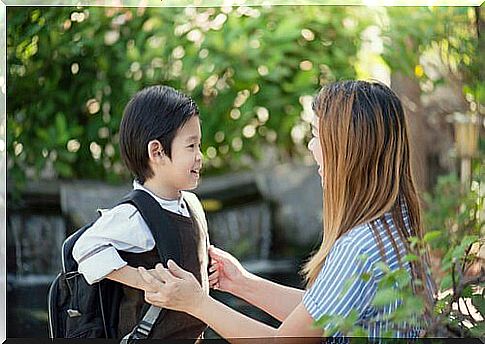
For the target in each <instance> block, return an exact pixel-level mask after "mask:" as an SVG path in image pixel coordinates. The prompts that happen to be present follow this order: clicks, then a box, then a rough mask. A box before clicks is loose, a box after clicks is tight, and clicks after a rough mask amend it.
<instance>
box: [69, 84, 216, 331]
mask: <svg viewBox="0 0 485 344" xmlns="http://www.w3.org/2000/svg"><path fill="white" fill-rule="evenodd" d="M200 141H201V129H200V122H199V110H198V108H197V105H196V104H195V103H194V101H193V100H192V99H190V98H189V97H187V96H185V95H183V94H182V93H180V92H178V91H176V90H174V89H173V88H171V87H167V86H151V87H148V88H145V89H143V90H142V91H140V92H138V93H137V94H136V95H135V96H134V97H133V98H132V99H131V100H130V102H129V103H128V105H127V106H126V108H125V111H124V115H123V119H122V121H121V125H120V150H121V156H122V158H123V160H124V162H125V164H126V166H127V167H128V169H129V170H130V171H131V172H132V173H133V174H134V176H135V181H134V182H133V188H134V189H141V190H144V191H146V192H147V193H149V194H150V195H151V196H152V197H153V198H154V199H155V200H156V201H158V203H159V204H160V206H161V208H162V210H161V211H164V212H165V214H166V215H167V216H168V218H170V219H171V220H172V225H173V226H174V227H175V228H176V229H177V231H178V233H179V239H180V245H181V264H182V265H183V266H184V268H185V269H187V270H189V271H191V272H192V273H193V274H194V276H195V277H196V278H197V279H198V280H199V282H200V283H201V285H202V287H203V288H204V290H205V291H206V292H207V293H208V292H209V283H208V277H207V267H208V253H207V251H208V242H209V241H208V234H207V223H206V220H205V215H204V212H203V209H202V206H201V204H200V202H199V200H198V199H197V196H195V195H194V194H192V193H190V192H186V191H182V190H191V189H194V188H195V187H197V184H198V181H199V173H200V169H201V167H202V156H201V152H200ZM194 204H195V206H194ZM190 205H191V208H189V207H188V206H190ZM101 214H102V215H101V217H100V218H99V219H98V220H97V221H96V222H95V224H94V225H93V226H92V227H91V228H89V229H88V230H87V231H86V232H85V233H83V235H82V236H81V237H80V238H79V239H78V240H77V242H76V244H75V246H74V248H73V256H74V259H76V261H77V262H78V264H79V272H80V273H81V274H83V275H84V277H85V279H86V280H87V282H88V283H89V284H92V283H94V282H97V281H99V280H101V279H103V278H108V279H111V280H114V281H117V282H119V283H121V284H122V285H123V297H122V299H121V305H120V310H119V324H118V337H119V338H122V337H123V336H125V335H126V334H127V333H129V332H131V331H132V329H133V327H134V326H136V324H138V322H139V321H140V319H141V316H143V314H142V313H141V312H142V308H144V307H142V306H143V305H144V295H143V289H145V288H146V286H145V282H143V280H142V278H141V277H140V275H139V272H138V271H137V267H139V266H143V267H145V268H147V269H153V268H155V265H156V264H157V263H159V262H160V258H159V255H158V252H157V250H156V247H155V240H154V238H153V235H152V233H151V232H150V229H149V228H148V226H147V224H146V223H145V221H144V220H143V218H142V216H141V215H140V213H139V212H138V211H137V209H136V208H135V207H134V206H132V205H131V204H121V205H118V206H116V207H114V208H112V209H109V210H103V211H101ZM201 227H202V228H201ZM175 244H176V243H174V245H175ZM205 328H206V325H205V324H204V323H202V322H200V321H199V320H198V319H196V318H194V317H192V316H190V315H188V314H186V313H182V312H174V311H168V312H167V313H166V314H165V316H164V317H163V318H162V321H161V323H160V322H159V323H158V324H156V325H155V326H154V328H153V330H152V335H151V338H153V339H167V338H170V339H175V338H185V339H187V338H198V337H200V336H201V334H202V332H203V331H204V330H205Z"/></svg>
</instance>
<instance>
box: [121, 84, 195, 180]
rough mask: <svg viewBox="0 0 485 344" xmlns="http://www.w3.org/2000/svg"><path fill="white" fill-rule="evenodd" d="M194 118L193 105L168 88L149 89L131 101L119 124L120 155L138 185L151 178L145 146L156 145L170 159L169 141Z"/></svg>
mask: <svg viewBox="0 0 485 344" xmlns="http://www.w3.org/2000/svg"><path fill="white" fill-rule="evenodd" d="M198 115H199V109H198V107H197V104H195V102H194V101H193V100H192V99H191V98H190V97H188V96H186V95H185V94H183V93H181V92H179V91H177V90H175V89H173V88H172V87H169V86H163V85H156V86H150V87H147V88H144V89H143V90H141V91H139V92H138V93H137V94H135V95H134V96H133V98H131V100H130V101H129V102H128V104H127V105H126V107H125V111H124V113H123V118H122V120H121V124H120V152H121V157H122V159H123V161H124V162H125V164H126V166H127V167H128V169H129V170H130V171H131V172H132V173H133V174H134V175H135V178H136V180H137V181H138V182H139V183H141V184H143V183H145V181H146V180H147V179H148V178H151V177H153V171H152V169H151V168H150V165H149V164H148V161H149V159H148V149H147V146H148V142H150V141H152V140H158V141H160V144H161V145H162V149H163V152H164V153H165V155H167V156H168V157H169V158H170V159H172V141H173V139H174V137H175V135H176V134H177V130H178V129H180V128H182V127H183V125H184V124H185V123H186V122H187V121H188V120H189V119H190V118H191V117H192V116H198Z"/></svg>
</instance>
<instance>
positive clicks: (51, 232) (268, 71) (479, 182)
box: [0, 6, 485, 338]
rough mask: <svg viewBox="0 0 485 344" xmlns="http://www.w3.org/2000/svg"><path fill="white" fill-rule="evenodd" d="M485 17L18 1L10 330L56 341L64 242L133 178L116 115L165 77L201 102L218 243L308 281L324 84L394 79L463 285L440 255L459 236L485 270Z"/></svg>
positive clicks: (10, 38)
mask: <svg viewBox="0 0 485 344" xmlns="http://www.w3.org/2000/svg"><path fill="white" fill-rule="evenodd" d="M484 23H485V14H484V8H483V6H482V7H407V8H405V7H396V8H393V7H387V8H383V7H365V6H360V7H331V6H274V7H273V6H262V7H245V6H232V7H231V6H229V7H221V8H194V7H187V8H114V7H109V8H103V7H39V8H33V7H18V8H16V7H8V8H7V78H8V89H7V125H6V129H5V123H3V124H1V125H2V127H1V130H2V131H3V132H5V130H6V133H7V135H6V136H7V141H6V142H4V141H0V145H1V147H4V148H2V151H3V150H4V149H5V147H6V150H7V219H6V220H7V224H6V227H7V228H6V230H7V247H6V250H7V299H8V301H7V336H8V337H47V336H48V332H47V308H46V294H47V289H48V286H49V283H50V282H51V281H52V280H53V278H54V277H55V276H56V274H57V273H58V272H59V271H60V267H61V262H60V248H61V244H62V242H63V240H64V239H65V238H66V237H67V236H68V235H69V234H71V233H72V232H73V231H74V230H76V229H77V228H79V227H80V226H82V225H83V224H85V223H86V222H88V221H90V220H92V219H94V218H95V217H96V209H97V208H106V207H110V206H112V205H113V204H114V203H116V201H117V200H118V199H119V198H120V197H121V196H122V195H123V194H124V193H126V192H128V191H129V190H130V189H131V182H132V179H131V176H130V175H129V172H128V171H127V169H126V168H125V166H124V165H123V163H122V161H121V159H120V153H119V150H118V140H119V137H118V127H119V123H120V120H121V116H122V112H123V108H124V106H125V105H126V103H127V101H128V100H129V99H130V98H131V96H132V95H133V94H134V93H136V92H137V91H138V90H140V89H142V88H143V87H146V86H149V85H154V84H166V85H170V86H172V87H174V88H177V89H180V90H182V91H183V92H185V93H187V94H188V95H190V96H191V97H192V98H193V99H194V100H195V101H196V102H197V104H198V105H199V108H200V111H201V119H202V132H203V142H202V151H203V154H204V170H203V178H202V180H201V185H200V187H199V188H198V189H197V190H196V191H195V192H196V193H197V194H198V195H199V197H200V198H201V199H202V201H203V205H204V208H205V210H206V212H207V216H208V221H209V230H210V235H211V241H212V243H213V244H215V245H216V246H219V247H221V248H223V249H225V250H228V251H229V252H231V253H233V254H234V255H235V256H236V257H238V258H239V259H241V260H242V261H243V262H244V265H245V266H246V267H247V268H248V269H249V270H251V271H253V272H255V273H257V274H260V275H263V276H265V277H267V278H270V279H272V280H274V281H277V282H281V283H286V284H289V285H292V286H300V287H303V284H302V279H301V276H300V275H299V274H298V271H299V269H300V266H301V263H302V261H303V260H304V259H306V258H307V257H308V255H309V253H310V252H311V251H312V250H313V249H315V248H317V247H318V244H319V239H321V228H322V218H321V217H322V215H321V214H322V200H321V198H322V194H321V193H322V191H321V186H320V179H319V176H318V174H317V168H316V167H315V165H314V162H313V160H312V158H311V155H310V153H309V152H308V150H307V148H306V145H307V143H308V141H309V139H310V137H311V130H310V122H311V119H312V115H313V114H312V111H311V100H312V96H313V95H314V94H315V93H316V92H317V91H318V90H319V88H320V87H321V86H324V85H325V84H327V83H329V82H332V81H336V80H343V79H369V78H373V79H377V80H380V81H382V82H384V83H386V84H388V85H390V86H391V87H392V88H393V89H394V90H395V91H396V92H397V93H398V95H399V96H400V98H401V100H402V102H403V104H404V107H405V109H406V111H407V114H408V118H409V125H410V130H411V141H412V145H413V148H414V157H413V159H414V166H415V168H416V176H417V182H418V185H419V189H420V192H421V196H422V200H423V205H424V206H425V210H426V211H425V220H426V228H427V231H428V232H430V233H431V232H432V233H435V234H434V235H431V236H429V237H428V239H429V244H430V246H431V247H432V249H433V251H432V258H433V264H434V266H433V272H434V273H435V276H434V277H435V279H436V281H437V282H438V283H439V285H440V286H441V290H446V289H449V288H450V283H451V282H450V278H449V275H450V270H449V267H447V268H444V267H443V264H442V260H443V259H446V257H447V252H449V251H450V250H451V249H453V248H454V247H455V246H456V245H459V244H460V243H461V242H462V239H463V237H464V236H468V237H471V238H472V239H473V240H471V243H472V245H471V246H473V247H472V250H473V252H474V257H478V263H477V264H478V265H477V264H475V265H473V266H472V267H471V268H470V269H468V270H467V271H466V273H467V274H471V275H473V274H475V275H480V274H483V260H482V261H481V262H480V259H479V258H480V257H482V258H484V257H485V252H484V245H483V238H484V237H485V235H484V222H483V219H484V197H485V195H484V194H485V192H484V181H485V172H484V169H483V166H484V161H485V155H484V152H485V140H484V138H483V135H482V134H483V131H484V117H483V114H484V112H485V109H484V106H483V100H484V98H485V84H484V78H483V76H484V71H485V68H484V65H483V64H484V59H483V55H482V58H481V59H480V53H483V48H484V44H483V29H484ZM477 288H478V289H477ZM477 288H475V289H473V290H472V291H471V292H470V295H468V296H470V297H471V295H472V294H477V293H483V286H481V287H480V286H478V287H477ZM480 288H481V289H480ZM481 295H483V294H481ZM214 296H215V297H217V298H219V299H220V300H222V301H223V302H225V303H228V304H229V305H231V306H232V307H235V308H237V309H238V310H240V311H243V312H245V313H246V314H249V315H251V316H254V317H256V318H258V319H260V320H262V321H265V322H267V323H270V324H275V325H276V324H277V323H278V322H277V321H276V320H274V319H272V318H271V317H269V316H268V315H266V314H264V313H263V312H261V311H258V310H256V309H254V308H253V307H251V306H249V305H248V304H246V303H245V302H243V301H241V300H238V299H236V298H234V297H231V296H228V295H225V294H223V293H218V292H214ZM471 300H472V301H473V300H475V299H474V298H473V297H471ZM473 302H475V301H473ZM474 305H475V306H476V307H475V308H477V309H478V310H479V311H480V309H481V310H482V311H481V314H482V315H483V314H484V312H485V311H484V309H485V307H484V304H483V301H482V303H480V304H478V303H476V302H475V303H474ZM480 307H482V308H480ZM478 316H480V317H481V320H480V319H479V322H480V321H481V322H482V326H483V316H481V315H480V314H478ZM472 327H473V326H472ZM482 330H483V329H482ZM472 335H473V333H472ZM207 337H209V338H215V337H217V335H216V334H215V333H213V332H209V333H208V335H207Z"/></svg>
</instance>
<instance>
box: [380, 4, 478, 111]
mask: <svg viewBox="0 0 485 344" xmlns="http://www.w3.org/2000/svg"><path fill="white" fill-rule="evenodd" d="M483 8H484V7H483V5H482V6H481V7H444V6H438V7H424V6H422V7H408V8H397V7H394V8H391V7H389V8H388V9H387V12H386V14H387V17H386V18H384V19H383V18H381V21H380V24H381V25H380V27H381V28H382V35H383V40H384V47H385V49H384V53H383V58H384V60H385V61H386V63H387V64H388V65H389V67H390V68H391V69H392V70H399V71H401V72H402V73H404V74H406V75H408V76H412V77H415V78H417V79H418V80H419V82H420V84H421V89H422V90H423V91H424V92H432V91H433V90H434V88H435V86H436V85H439V84H442V83H448V84H456V85H458V86H461V89H462V95H463V98H464V99H465V100H466V101H467V102H468V104H469V107H470V111H471V112H477V110H479V109H478V105H479V104H484V103H485V78H484V77H485V75H484V73H485V61H484V59H483V58H480V51H481V50H480V49H483V47H484V43H485V42H484V37H483V34H482V35H481V36H479V34H478V32H479V26H481V27H482V30H483V26H484V21H485V13H484V10H483ZM410 23H412V24H411V25H410ZM483 111H484V110H483V109H482V110H480V112H482V113H483Z"/></svg>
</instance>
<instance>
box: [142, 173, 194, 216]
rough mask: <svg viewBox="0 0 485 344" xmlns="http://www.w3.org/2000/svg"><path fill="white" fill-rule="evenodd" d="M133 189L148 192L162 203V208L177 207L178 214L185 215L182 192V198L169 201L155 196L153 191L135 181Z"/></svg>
mask: <svg viewBox="0 0 485 344" xmlns="http://www.w3.org/2000/svg"><path fill="white" fill-rule="evenodd" d="M133 189H134V190H143V191H145V192H148V193H149V194H150V195H151V196H152V197H153V198H155V200H156V201H157V202H158V203H160V205H161V206H162V207H164V208H165V207H176V208H177V210H178V212H179V213H180V214H182V213H184V209H186V205H185V201H184V198H183V195H182V193H181V192H180V196H179V198H178V199H174V200H169V199H164V198H161V197H159V196H157V195H155V194H154V193H153V192H152V191H150V190H148V189H147V188H146V187H144V186H143V185H141V184H140V183H138V182H137V181H136V180H134V181H133Z"/></svg>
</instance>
